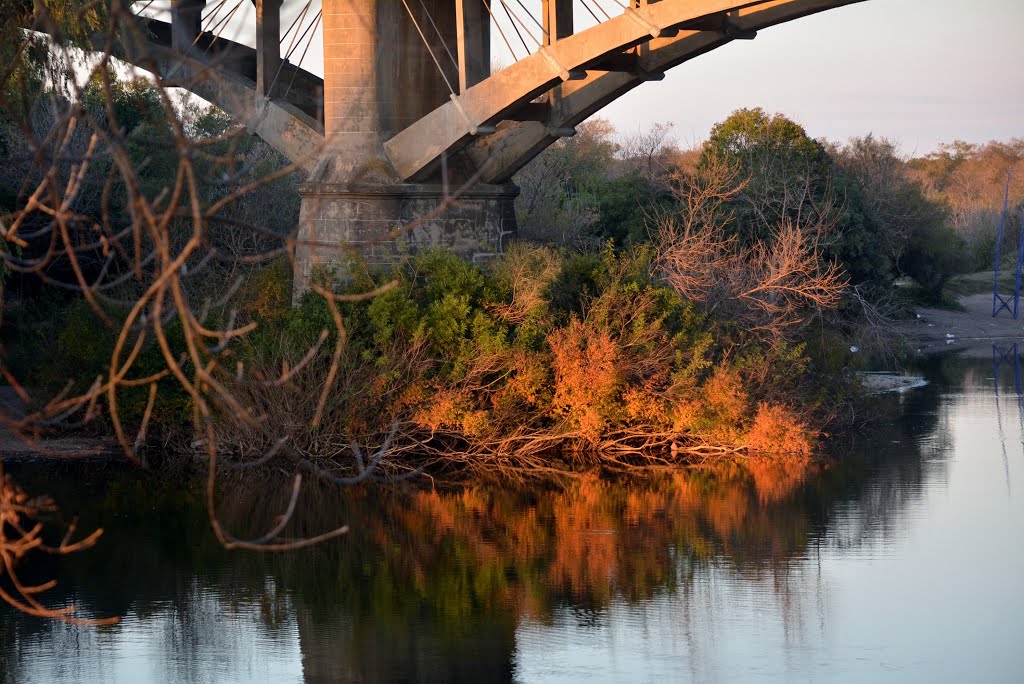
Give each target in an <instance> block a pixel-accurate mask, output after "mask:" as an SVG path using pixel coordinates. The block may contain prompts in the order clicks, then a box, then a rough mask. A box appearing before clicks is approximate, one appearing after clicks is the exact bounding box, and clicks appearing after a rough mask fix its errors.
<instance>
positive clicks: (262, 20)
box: [254, 0, 284, 97]
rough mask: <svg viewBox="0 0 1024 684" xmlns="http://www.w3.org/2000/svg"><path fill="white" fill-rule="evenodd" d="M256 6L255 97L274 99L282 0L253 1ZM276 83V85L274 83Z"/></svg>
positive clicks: (279, 56) (279, 51)
mask: <svg viewBox="0 0 1024 684" xmlns="http://www.w3.org/2000/svg"><path fill="white" fill-rule="evenodd" d="M254 2H255V5H256V97H274V92H273V91H275V90H283V89H279V88H278V87H277V86H278V85H279V83H280V79H279V78H278V72H279V70H280V68H281V4H282V3H283V2H284V0H254ZM275 81H277V83H275Z"/></svg>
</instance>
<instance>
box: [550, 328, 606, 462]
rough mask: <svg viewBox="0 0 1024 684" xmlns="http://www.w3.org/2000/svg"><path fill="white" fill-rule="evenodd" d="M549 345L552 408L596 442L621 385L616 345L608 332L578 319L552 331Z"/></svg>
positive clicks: (586, 436)
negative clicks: (551, 371)
mask: <svg viewBox="0 0 1024 684" xmlns="http://www.w3.org/2000/svg"><path fill="white" fill-rule="evenodd" d="M549 343H550V345H551V352H552V354H553V357H554V358H553V361H554V363H553V365H554V370H555V396H554V400H553V408H554V410H555V412H556V413H557V414H559V415H562V416H565V417H566V418H568V420H569V422H570V423H571V424H572V426H573V427H574V428H576V429H577V430H579V431H580V432H581V433H582V434H583V436H584V437H585V438H587V439H589V440H591V441H594V442H596V441H597V440H598V439H600V437H601V433H602V432H603V431H604V429H605V428H606V427H607V425H608V424H609V422H610V420H611V419H612V413H613V412H614V410H615V408H616V405H617V402H616V395H617V394H618V393H619V390H620V388H621V386H622V372H621V369H620V368H619V359H620V349H619V345H618V344H617V342H616V340H615V339H613V338H612V336H611V335H610V334H609V333H608V331H606V330H595V329H593V328H592V327H590V326H587V325H584V324H583V323H582V322H580V321H579V320H573V321H572V322H571V323H570V324H569V325H568V326H566V327H565V328H562V329H561V330H556V331H554V332H553V333H552V334H551V336H550V338H549Z"/></svg>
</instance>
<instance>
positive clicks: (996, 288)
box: [992, 171, 1020, 318]
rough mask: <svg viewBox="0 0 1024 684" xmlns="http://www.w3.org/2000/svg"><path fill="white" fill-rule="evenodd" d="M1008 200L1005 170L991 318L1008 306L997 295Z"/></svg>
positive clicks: (1008, 173) (1008, 184)
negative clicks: (1004, 191)
mask: <svg viewBox="0 0 1024 684" xmlns="http://www.w3.org/2000/svg"><path fill="white" fill-rule="evenodd" d="M1009 201H1010V172H1009V171H1007V172H1006V194H1005V195H1004V197H1003V213H1002V215H1001V216H1000V217H999V233H998V234H997V237H996V264H995V269H993V270H994V275H993V276H992V316H993V318H994V317H995V315H996V314H997V313H999V312H1000V311H1002V310H1003V309H1007V308H1008V307H1007V306H1006V302H1005V301H1003V298H1002V297H1000V296H999V257H1000V254H999V253H1000V248H1001V247H1002V245H1003V223H1004V222H1005V221H1006V205H1007V203H1008V202H1009ZM1019 261H1020V258H1019V257H1018V262H1019ZM996 302H999V303H1000V304H1001V306H999V307H998V308H996ZM1014 318H1017V316H1016V314H1014Z"/></svg>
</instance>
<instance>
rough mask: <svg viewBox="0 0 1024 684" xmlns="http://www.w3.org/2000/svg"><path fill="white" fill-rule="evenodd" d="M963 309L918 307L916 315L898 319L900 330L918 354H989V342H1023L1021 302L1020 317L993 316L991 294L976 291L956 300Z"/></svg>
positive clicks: (1023, 311) (990, 351)
mask: <svg viewBox="0 0 1024 684" xmlns="http://www.w3.org/2000/svg"><path fill="white" fill-rule="evenodd" d="M959 302H960V304H961V305H962V306H963V307H964V310H963V311H951V310H949V309H929V308H919V309H917V317H916V318H914V319H910V320H907V321H901V322H900V324H899V330H900V332H901V333H903V334H904V335H905V336H906V337H907V340H908V341H909V343H910V345H911V350H912V351H916V352H917V353H920V354H938V353H942V352H948V351H961V352H962V353H964V354H966V355H969V356H985V357H987V356H991V355H992V345H993V344H996V345H999V344H1003V345H1006V346H1009V345H1011V344H1013V343H1014V342H1024V301H1021V319H1020V320H1014V319H1013V316H1012V315H1011V314H1010V313H1007V312H1006V311H1002V312H1000V314H999V315H998V316H996V317H993V316H992V295H991V294H975V295H967V296H964V297H961V298H960V299H959Z"/></svg>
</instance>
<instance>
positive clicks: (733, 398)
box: [702, 364, 749, 442]
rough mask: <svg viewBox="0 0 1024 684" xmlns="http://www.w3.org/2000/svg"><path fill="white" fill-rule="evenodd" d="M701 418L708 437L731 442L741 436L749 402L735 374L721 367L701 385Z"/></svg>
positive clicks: (741, 380) (723, 366) (727, 368)
mask: <svg viewBox="0 0 1024 684" xmlns="http://www.w3.org/2000/svg"><path fill="white" fill-rule="evenodd" d="M702 389H703V394H704V406H703V411H702V413H703V415H704V418H705V420H706V426H707V428H708V430H709V431H710V432H711V434H712V435H714V436H715V437H717V438H719V439H723V440H726V441H728V442H735V441H737V439H738V438H739V436H740V435H741V434H742V430H743V423H744V422H745V419H746V417H747V412H748V403H749V398H748V396H747V392H746V390H745V389H744V387H743V378H742V377H740V374H739V372H737V371H736V370H735V369H733V368H730V367H729V366H727V365H725V364H723V365H721V366H719V367H718V368H716V369H715V372H714V373H713V374H712V375H711V377H710V378H708V380H707V382H706V383H704V387H703V388H702Z"/></svg>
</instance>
